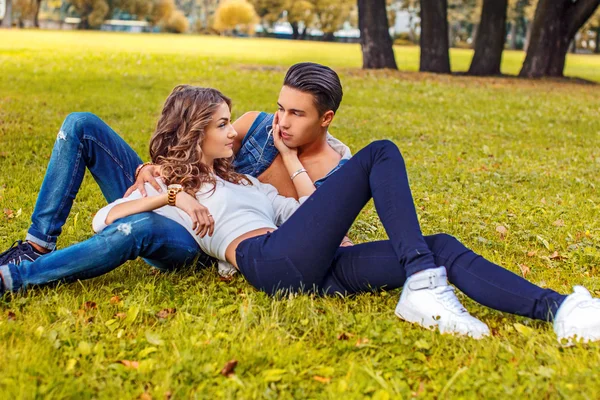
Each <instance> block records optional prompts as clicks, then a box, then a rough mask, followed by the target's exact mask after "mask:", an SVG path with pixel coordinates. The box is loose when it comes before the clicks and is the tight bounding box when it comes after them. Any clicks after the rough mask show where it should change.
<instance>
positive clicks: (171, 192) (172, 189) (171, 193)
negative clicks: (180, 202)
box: [167, 183, 183, 206]
mask: <svg viewBox="0 0 600 400" xmlns="http://www.w3.org/2000/svg"><path fill="white" fill-rule="evenodd" d="M167 190H168V191H167V193H168V196H167V199H168V200H167V204H168V205H170V206H174V205H175V197H177V193H179V192H182V191H183V186H181V185H179V184H177V183H174V184H172V185H169V186H167Z"/></svg>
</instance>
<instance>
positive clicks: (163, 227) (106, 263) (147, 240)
mask: <svg viewBox="0 0 600 400" xmlns="http://www.w3.org/2000/svg"><path fill="white" fill-rule="evenodd" d="M141 163H142V161H141V159H140V158H139V156H138V155H137V154H136V153H135V151H134V150H133V149H132V148H131V147H130V146H129V145H128V144H127V143H126V142H125V141H124V140H123V139H122V138H121V137H120V136H119V135H117V133H116V132H115V131H113V130H112V129H111V128H110V127H109V126H108V125H107V124H106V123H104V122H103V121H102V120H101V119H100V118H98V117H97V116H95V115H94V114H91V113H85V112H83V113H82V112H78V113H72V114H69V115H68V116H67V118H66V119H65V121H64V122H63V124H62V126H61V128H60V130H59V132H58V135H57V138H56V142H55V143H54V149H53V150H52V155H51V157H50V162H49V163H48V168H47V170H46V175H45V177H44V181H43V183H42V187H41V189H40V192H39V194H38V199H37V203H36V205H35V210H34V212H33V215H32V217H31V226H30V228H29V230H28V232H27V238H26V239H27V240H29V241H32V242H34V243H37V244H39V245H40V246H42V247H45V248H47V249H50V250H54V249H55V248H56V241H57V239H58V236H59V235H60V233H61V231H62V227H63V225H64V223H65V221H66V219H67V217H68V215H69V212H70V211H71V207H72V206H73V201H74V200H75V197H76V196H77V193H78V192H79V188H80V186H81V183H82V181H83V176H84V174H85V171H86V169H87V170H89V171H90V172H91V174H92V176H93V177H94V179H95V181H96V183H97V184H98V186H99V187H100V190H101V191H102V194H104V197H105V198H106V200H107V201H108V202H112V201H114V200H116V199H118V198H120V197H122V196H123V194H124V193H125V191H126V190H127V188H128V187H129V186H130V185H131V184H132V183H133V181H134V179H133V176H134V174H135V169H136V167H137V166H138V165H139V164H141ZM138 256H139V257H143V258H144V260H145V261H146V262H147V263H148V264H150V265H152V266H154V267H157V268H159V269H163V270H170V269H174V268H177V267H181V266H183V265H186V264H189V263H191V262H192V261H193V260H194V259H195V258H196V257H200V260H199V264H204V265H208V264H209V263H210V262H209V259H208V256H206V255H205V254H204V253H203V252H202V251H201V250H200V246H198V243H197V242H196V240H195V239H194V238H193V237H192V235H190V234H189V233H188V232H187V230H186V229H185V228H184V227H183V226H181V225H179V224H178V223H177V222H175V221H172V220H170V219H168V218H166V217H163V216H160V215H158V214H156V213H141V214H136V215H132V216H129V217H126V218H123V219H121V220H119V221H116V222H115V223H114V224H113V225H111V226H109V227H108V228H106V229H105V230H104V231H103V232H102V233H101V234H98V235H96V236H93V237H92V238H90V239H88V240H86V241H84V242H81V243H78V244H76V245H73V246H71V247H67V248H65V249H61V250H55V251H53V252H51V253H49V254H47V255H44V256H42V257H40V258H38V259H37V260H35V261H34V262H29V261H22V263H21V264H20V266H19V267H16V266H14V265H5V266H2V267H0V273H2V276H3V278H4V281H5V285H6V286H7V289H8V290H15V291H16V290H19V289H21V288H26V287H27V286H29V285H37V284H45V283H50V282H54V281H71V280H76V279H87V278H92V277H95V276H98V275H102V274H104V273H107V272H109V271H111V270H112V269H114V268H116V267H118V266H119V265H121V264H123V263H124V262H126V261H127V260H133V259H135V258H136V257H138Z"/></svg>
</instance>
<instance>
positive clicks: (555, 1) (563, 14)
mask: <svg viewBox="0 0 600 400" xmlns="http://www.w3.org/2000/svg"><path fill="white" fill-rule="evenodd" d="M598 5H600V0H577V1H575V2H574V1H572V0H540V1H539V3H538V5H537V8H536V11H535V18H534V20H533V26H532V28H531V38H530V40H529V45H528V47H527V55H526V57H525V62H524V63H523V67H522V68H521V72H520V73H519V76H521V77H525V78H539V77H543V76H553V77H562V76H563V71H564V68H565V60H566V57H567V51H568V50H569V44H570V43H571V41H572V40H573V38H574V37H575V34H576V33H577V31H578V30H579V29H580V28H581V27H582V26H583V25H584V24H585V22H586V21H587V20H588V19H589V18H590V17H591V16H592V14H594V12H595V11H596V9H597V8H598Z"/></svg>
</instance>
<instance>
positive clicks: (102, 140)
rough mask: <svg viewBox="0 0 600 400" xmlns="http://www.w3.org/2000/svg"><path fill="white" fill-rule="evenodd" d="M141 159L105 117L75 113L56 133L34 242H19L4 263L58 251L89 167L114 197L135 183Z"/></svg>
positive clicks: (108, 197) (1, 260) (3, 258)
mask: <svg viewBox="0 0 600 400" xmlns="http://www.w3.org/2000/svg"><path fill="white" fill-rule="evenodd" d="M141 162H142V161H141V159H140V157H139V156H138V155H137V154H136V153H135V151H133V149H132V148H131V147H130V146H129V145H128V144H127V143H126V142H125V141H124V140H123V139H122V138H121V137H120V136H119V135H117V133H115V132H114V131H113V130H112V129H111V128H110V127H109V126H108V125H107V124H106V123H104V122H103V121H102V120H101V119H100V118H98V117H97V116H95V115H94V114H91V113H72V114H69V115H68V116H67V118H66V119H65V121H64V122H63V124H62V126H61V128H60V130H59V132H58V135H57V137H56V142H55V144H54V149H53V151H52V155H51V157H50V162H49V163H48V168H47V170H46V175H45V177H44V181H43V183H42V187H41V189H40V192H39V194H38V199H37V202H36V206H35V210H34V212H33V215H32V217H31V222H32V223H31V226H30V228H29V230H28V232H27V237H26V240H27V241H28V243H20V242H19V244H18V245H17V246H14V245H13V247H11V249H9V250H8V251H6V252H4V253H2V254H0V265H1V264H5V263H7V262H16V263H18V262H20V261H21V260H29V261H31V260H33V259H35V258H37V257H38V256H39V253H44V252H47V251H51V250H54V248H55V247H56V241H57V238H58V236H59V235H60V233H61V231H62V227H63V225H64V223H65V221H66V219H67V216H68V215H69V212H70V210H71V207H72V205H73V200H74V199H75V196H76V195H77V192H78V191H79V187H80V186H81V182H82V180H83V176H84V174H85V169H86V167H87V168H88V169H89V170H90V172H91V173H92V175H93V177H94V179H95V180H96V182H97V183H98V185H99V186H100V189H101V190H102V193H103V194H104V197H105V198H106V200H107V201H108V202H111V201H113V200H115V199H117V198H119V197H121V196H123V194H124V193H125V191H126V190H127V188H128V187H129V186H130V185H131V184H132V183H133V180H134V179H133V178H134V175H135V169H136V167H137V166H138V165H140V164H141ZM30 244H32V245H33V246H34V247H35V248H36V250H37V252H34V251H33V249H32V247H31V245H30Z"/></svg>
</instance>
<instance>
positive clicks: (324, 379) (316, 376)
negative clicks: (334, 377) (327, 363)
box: [313, 375, 331, 383]
mask: <svg viewBox="0 0 600 400" xmlns="http://www.w3.org/2000/svg"><path fill="white" fill-rule="evenodd" d="M313 379H314V380H315V381H317V382H321V383H329V382H331V378H325V377H324V376H319V375H315V376H313Z"/></svg>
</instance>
